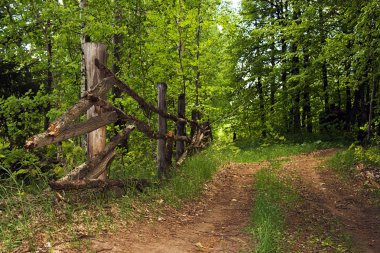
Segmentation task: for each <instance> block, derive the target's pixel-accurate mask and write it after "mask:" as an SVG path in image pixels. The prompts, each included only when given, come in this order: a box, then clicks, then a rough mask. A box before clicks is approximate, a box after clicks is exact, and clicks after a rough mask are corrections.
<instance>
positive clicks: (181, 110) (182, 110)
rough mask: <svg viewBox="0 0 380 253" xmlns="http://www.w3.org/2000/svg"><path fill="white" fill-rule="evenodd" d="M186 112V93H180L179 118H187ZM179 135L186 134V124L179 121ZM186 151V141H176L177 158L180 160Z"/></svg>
mask: <svg viewBox="0 0 380 253" xmlns="http://www.w3.org/2000/svg"><path fill="white" fill-rule="evenodd" d="M185 113H186V99H185V94H180V95H179V96H178V118H185ZM177 135H179V136H185V135H186V125H185V123H183V122H177ZM183 152H185V143H184V142H183V141H177V142H176V159H177V160H178V159H179V158H180V156H181V155H182V154H183Z"/></svg>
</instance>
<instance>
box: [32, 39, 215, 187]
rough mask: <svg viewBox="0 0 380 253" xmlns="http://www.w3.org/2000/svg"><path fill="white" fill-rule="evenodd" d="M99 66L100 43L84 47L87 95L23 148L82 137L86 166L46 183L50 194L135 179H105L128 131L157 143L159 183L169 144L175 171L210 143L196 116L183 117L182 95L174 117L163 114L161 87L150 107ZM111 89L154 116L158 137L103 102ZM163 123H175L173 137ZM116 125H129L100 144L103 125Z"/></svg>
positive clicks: (168, 163) (168, 158)
mask: <svg viewBox="0 0 380 253" xmlns="http://www.w3.org/2000/svg"><path fill="white" fill-rule="evenodd" d="M105 61H106V48H105V46H104V45H103V44H100V43H86V44H85V62H86V76H87V82H88V85H87V86H88V89H87V91H86V92H85V94H83V95H82V97H81V98H80V99H79V101H78V102H77V103H76V104H74V105H73V106H72V107H71V108H69V109H68V110H67V111H66V112H65V113H63V114H62V115H61V116H60V117H59V118H58V119H56V120H55V121H54V122H53V123H51V124H50V126H49V128H48V129H47V131H46V132H43V133H40V134H37V135H34V136H32V137H31V138H29V139H28V140H27V142H26V144H25V148H26V149H28V150H30V149H33V148H40V147H43V146H45V145H48V144H53V143H58V142H61V141H63V140H66V139H69V138H73V137H76V136H79V135H82V134H86V133H88V138H87V140H88V144H87V145H88V156H87V161H86V162H85V163H83V164H81V165H79V166H78V167H76V168H73V169H72V170H71V171H70V172H69V173H68V174H67V175H66V176H64V177H63V178H61V179H59V180H56V181H51V182H50V183H49V185H50V187H51V188H52V189H54V190H62V189H85V188H96V187H110V186H124V185H125V184H129V183H131V181H135V179H130V180H123V181H122V180H109V179H107V168H108V165H109V164H110V162H111V161H112V160H113V159H114V158H115V156H116V151H115V148H116V146H117V145H118V144H119V143H121V142H123V141H124V140H126V139H127V138H128V136H129V135H130V134H131V132H133V131H134V130H137V131H140V132H142V133H144V134H145V135H146V136H148V137H149V138H153V139H158V142H157V143H158V144H157V167H158V171H157V172H158V177H159V178H160V179H164V178H165V177H166V176H167V175H168V172H169V169H170V167H171V166H172V157H173V149H174V143H175V145H176V166H180V165H181V164H182V163H183V161H184V160H185V159H186V157H187V156H188V155H189V154H190V153H192V152H194V151H197V150H199V149H201V148H203V147H205V145H207V143H208V142H209V140H210V137H211V126H210V124H209V123H207V122H204V123H203V124H200V123H199V122H198V120H199V117H197V116H195V117H192V119H188V118H186V117H185V96H184V95H183V94H180V95H179V97H178V115H177V116H176V115H174V114H171V113H168V112H167V110H166V89H167V86H166V83H163V82H162V83H159V84H158V87H157V88H158V106H157V107H155V106H154V105H152V104H151V103H148V102H147V101H145V99H144V98H142V97H141V96H139V95H138V94H137V93H136V92H135V91H134V90H133V89H131V88H130V87H129V86H128V85H127V84H125V83H124V82H122V81H121V80H120V79H119V78H117V77H116V76H115V74H114V73H112V72H111V71H110V70H109V69H108V68H107V67H106V66H105ZM114 85H116V86H117V87H118V88H119V89H120V90H121V91H122V92H125V93H126V94H128V95H129V96H130V97H131V98H133V99H134V100H135V101H136V102H137V103H138V104H139V106H140V108H141V109H142V110H145V111H147V110H148V111H151V112H153V113H156V114H157V115H158V132H155V131H154V130H153V129H152V128H151V127H150V126H149V124H147V123H145V122H144V121H142V120H140V119H138V118H137V117H135V116H134V115H132V114H129V113H128V112H125V111H123V110H121V109H120V108H117V107H115V106H113V105H112V104H110V103H109V102H108V101H107V100H106V94H107V92H108V91H109V90H110V89H111V88H112V87H113V86H114ZM85 113H87V120H86V121H84V122H81V123H74V120H75V119H77V118H79V117H80V116H81V115H83V114H85ZM193 115H199V113H193ZM167 120H171V121H174V122H175V123H176V132H177V133H176V134H174V133H173V131H168V129H167ZM116 121H118V122H123V123H127V124H129V125H128V126H126V127H125V128H124V129H123V130H122V131H121V132H120V133H118V134H116V135H115V136H114V137H113V138H111V140H110V141H109V142H108V143H106V132H105V131H106V130H105V126H106V125H108V124H111V123H115V122H116ZM186 125H189V126H190V127H191V134H190V136H189V137H188V136H186V131H185V126H186Z"/></svg>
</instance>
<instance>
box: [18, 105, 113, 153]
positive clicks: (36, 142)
mask: <svg viewBox="0 0 380 253" xmlns="http://www.w3.org/2000/svg"><path fill="white" fill-rule="evenodd" d="M117 119H118V115H117V113H116V112H107V113H104V114H102V115H100V116H96V117H93V118H90V119H88V120H87V121H85V122H81V123H78V124H75V125H72V126H69V127H67V128H66V129H65V130H63V131H61V132H60V133H59V134H58V135H55V136H52V135H50V134H49V133H48V132H44V133H42V134H37V135H35V136H33V137H31V138H30V139H28V141H27V143H26V144H25V148H27V149H31V148H40V147H43V146H46V145H49V144H53V143H58V142H61V141H63V140H66V139H70V138H73V137H76V136H79V135H82V134H85V133H89V132H91V131H94V130H96V129H98V128H100V127H103V126H105V125H108V124H110V123H113V122H116V121H117Z"/></svg>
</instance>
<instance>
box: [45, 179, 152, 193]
mask: <svg viewBox="0 0 380 253" xmlns="http://www.w3.org/2000/svg"><path fill="white" fill-rule="evenodd" d="M49 186H50V187H51V189H53V190H56V191H60V190H83V189H93V188H111V187H135V188H137V189H138V190H140V191H142V190H143V189H144V188H146V187H148V186H150V182H149V181H148V180H147V179H137V178H131V179H127V180H116V179H110V180H101V179H84V180H72V181H50V182H49Z"/></svg>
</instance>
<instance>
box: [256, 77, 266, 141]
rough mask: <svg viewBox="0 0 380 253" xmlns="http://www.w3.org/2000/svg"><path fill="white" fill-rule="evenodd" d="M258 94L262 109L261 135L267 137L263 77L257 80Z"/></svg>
mask: <svg viewBox="0 0 380 253" xmlns="http://www.w3.org/2000/svg"><path fill="white" fill-rule="evenodd" d="M257 92H258V94H259V107H260V124H261V129H262V130H261V135H262V136H263V137H266V130H265V108H264V94H263V84H262V82H261V77H258V78H257Z"/></svg>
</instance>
